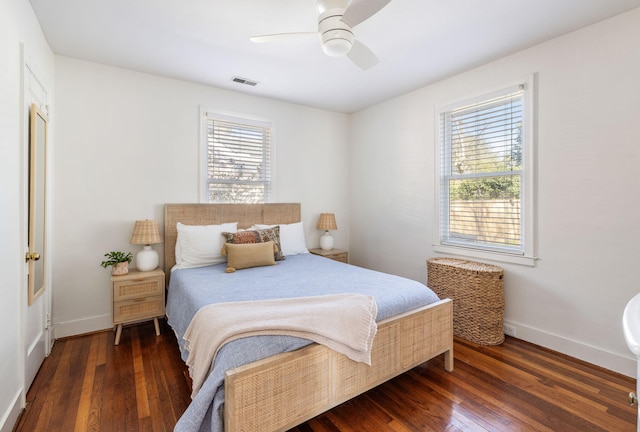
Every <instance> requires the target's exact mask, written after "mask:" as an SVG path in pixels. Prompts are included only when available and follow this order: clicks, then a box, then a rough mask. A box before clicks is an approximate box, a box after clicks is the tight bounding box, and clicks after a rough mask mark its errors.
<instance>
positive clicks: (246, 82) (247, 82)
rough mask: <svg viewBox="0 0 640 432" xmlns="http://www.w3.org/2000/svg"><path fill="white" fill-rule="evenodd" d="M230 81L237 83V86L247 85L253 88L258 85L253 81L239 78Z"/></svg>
mask: <svg viewBox="0 0 640 432" xmlns="http://www.w3.org/2000/svg"><path fill="white" fill-rule="evenodd" d="M231 81H233V82H234V83H238V84H245V85H249V86H251V87H254V86H256V85H258V81H253V80H250V79H247V78H240V77H233V78H231Z"/></svg>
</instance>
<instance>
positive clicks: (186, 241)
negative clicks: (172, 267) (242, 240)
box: [176, 222, 238, 269]
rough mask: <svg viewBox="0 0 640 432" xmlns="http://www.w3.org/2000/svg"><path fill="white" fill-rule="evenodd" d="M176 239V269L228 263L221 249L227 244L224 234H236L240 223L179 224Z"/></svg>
mask: <svg viewBox="0 0 640 432" xmlns="http://www.w3.org/2000/svg"><path fill="white" fill-rule="evenodd" d="M176 227H177V229H178V238H177V239H176V267H177V268H181V269H184V268H193V267H204V266H208V265H213V264H220V263H223V262H226V261H227V258H226V257H224V256H222V254H221V253H220V249H222V245H223V244H224V242H225V239H224V237H223V236H222V233H223V232H236V231H237V230H238V222H231V223H224V224H221V225H184V224H181V223H180V222H178V223H177V224H176Z"/></svg>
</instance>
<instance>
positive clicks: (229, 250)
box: [222, 241, 277, 273]
mask: <svg viewBox="0 0 640 432" xmlns="http://www.w3.org/2000/svg"><path fill="white" fill-rule="evenodd" d="M276 248H277V246H276V244H275V243H274V242H272V241H268V242H264V243H244V244H234V243H225V245H224V246H223V247H222V253H223V254H224V255H226V256H227V269H226V270H225V272H227V273H233V272H234V271H236V270H242V269H246V268H250V267H261V266H268V265H275V263H276V260H275V259H274V255H273V254H274V252H275V250H276Z"/></svg>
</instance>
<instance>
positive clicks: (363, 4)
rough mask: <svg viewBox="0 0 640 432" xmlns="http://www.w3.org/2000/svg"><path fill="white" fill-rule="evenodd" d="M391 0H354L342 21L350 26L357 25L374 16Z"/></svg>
mask: <svg viewBox="0 0 640 432" xmlns="http://www.w3.org/2000/svg"><path fill="white" fill-rule="evenodd" d="M390 1H391V0H353V2H352V3H351V5H350V6H349V7H348V8H347V10H346V11H344V16H343V17H342V22H344V23H345V24H347V25H349V26H350V27H355V26H357V25H358V24H360V23H361V22H363V21H366V20H368V19H369V18H371V17H372V16H374V15H375V14H376V13H377V12H378V11H379V10H380V9H382V8H383V7H385V6H386V5H387V4H388V3H389V2H390Z"/></svg>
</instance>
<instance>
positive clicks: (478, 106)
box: [436, 82, 533, 263]
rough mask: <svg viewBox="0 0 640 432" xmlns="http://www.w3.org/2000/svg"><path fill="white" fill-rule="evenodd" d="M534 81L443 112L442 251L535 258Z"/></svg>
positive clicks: (441, 129)
mask: <svg viewBox="0 0 640 432" xmlns="http://www.w3.org/2000/svg"><path fill="white" fill-rule="evenodd" d="M530 85H531V83H530V82H527V83H525V84H521V85H517V86H514V87H511V88H507V89H504V90H501V91H498V92H495V93H492V94H489V95H484V96H482V97H480V98H475V99H473V100H468V101H465V102H462V103H459V104H455V105H451V106H448V107H445V108H443V109H441V110H439V112H438V116H439V123H440V129H439V130H440V134H439V144H440V145H439V161H440V166H439V170H438V172H439V176H438V177H439V178H438V183H439V186H438V188H439V195H440V199H439V206H438V207H439V214H438V219H439V241H438V242H437V245H436V246H440V248H436V250H437V251H444V252H453V253H459V254H464V255H471V256H478V257H482V253H486V252H492V253H502V254H503V256H504V255H506V256H513V257H528V258H529V260H531V257H532V256H533V245H532V237H533V235H532V234H531V233H532V229H531V227H532V226H533V223H532V221H531V214H532V211H531V210H532V209H531V208H530V207H531V202H532V201H531V199H530V196H531V195H532V194H531V190H530V189H531V183H532V182H531V179H530V177H531V169H530V168H529V167H530V166H531V161H530V154H531V152H530V146H531V137H530V135H531V133H530V130H531V125H530V115H531V107H530V104H531V98H530V97H529V95H528V94H527V93H528V92H529V93H530V91H531V89H530ZM462 248H464V249H462ZM474 252H475V253H474ZM485 257H486V256H485ZM491 258H496V256H492V257H491ZM497 259H504V258H497ZM505 260H508V259H505ZM517 261H518V260H517V259H516V260H515V261H514V262H517ZM531 263H532V261H531Z"/></svg>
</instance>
